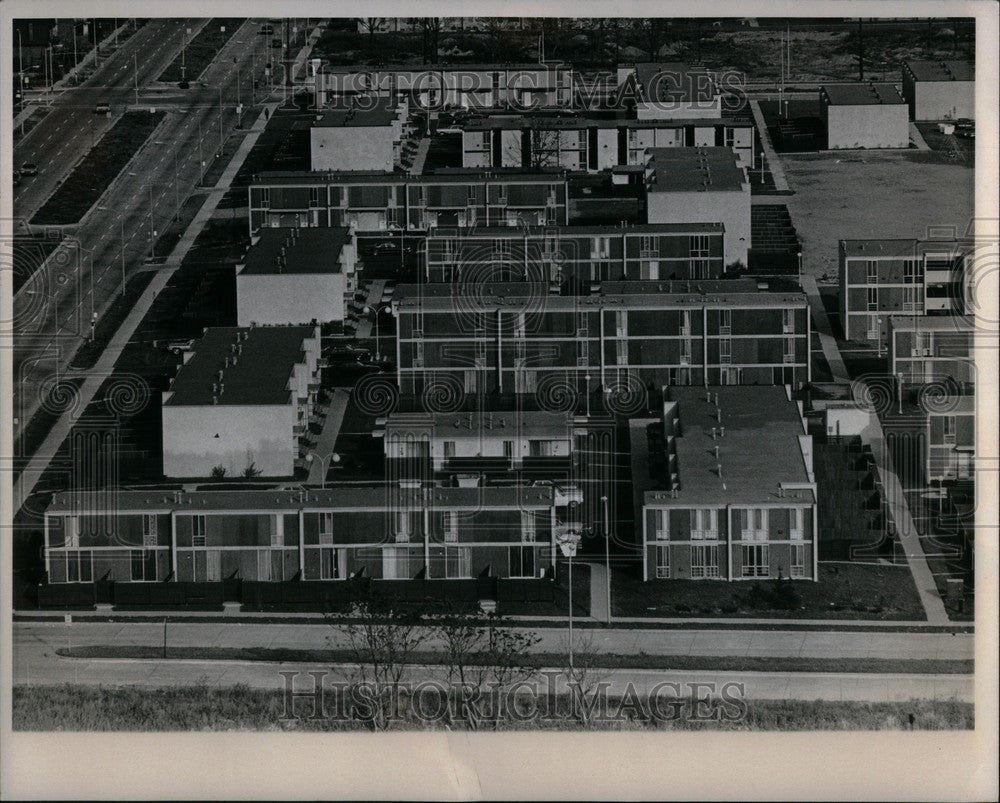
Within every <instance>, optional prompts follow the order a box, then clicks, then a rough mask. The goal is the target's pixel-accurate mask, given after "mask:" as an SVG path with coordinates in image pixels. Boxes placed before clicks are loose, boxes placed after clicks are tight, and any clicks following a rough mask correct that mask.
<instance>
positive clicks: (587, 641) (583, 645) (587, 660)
mask: <svg viewBox="0 0 1000 803" xmlns="http://www.w3.org/2000/svg"><path fill="white" fill-rule="evenodd" d="M567 655H568V651H567ZM600 663H601V650H600V648H599V647H598V646H597V644H596V643H595V640H594V632H593V631H592V630H591V631H586V632H585V634H584V635H583V636H582V637H580V638H579V639H577V641H576V643H575V644H574V646H573V666H570V665H569V662H567V664H566V667H565V675H566V682H567V685H568V686H569V705H570V711H571V712H572V713H573V715H574V716H575V717H576V719H577V721H578V722H579V723H580V725H581V726H582V727H584V728H587V727H590V725H591V723H592V722H593V719H594V715H595V714H600V711H598V710H597V708H598V706H599V705H600V703H601V701H602V700H604V699H606V695H605V692H606V691H607V688H608V685H609V684H608V678H609V677H610V675H611V672H610V670H608V669H604V668H601V666H600Z"/></svg>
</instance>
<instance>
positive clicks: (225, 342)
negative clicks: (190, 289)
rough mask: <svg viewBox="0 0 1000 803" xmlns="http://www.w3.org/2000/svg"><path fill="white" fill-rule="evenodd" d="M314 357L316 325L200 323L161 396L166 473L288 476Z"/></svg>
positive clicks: (315, 384) (306, 411)
mask: <svg viewBox="0 0 1000 803" xmlns="http://www.w3.org/2000/svg"><path fill="white" fill-rule="evenodd" d="M319 359H320V336H319V327H318V326H253V327H214V328H210V329H206V330H205V333H204V335H203V336H202V337H201V339H200V340H198V341H197V343H196V344H195V346H194V349H193V351H190V352H187V353H186V354H185V362H184V364H183V365H181V367H180V368H179V369H178V372H177V375H176V376H175V377H174V378H173V379H172V380H171V382H170V387H169V389H168V390H167V391H166V392H165V393H164V394H163V404H162V421H163V473H164V475H165V476H167V477H208V476H211V475H212V474H213V471H214V470H217V469H221V470H223V471H224V473H225V474H226V475H228V476H240V475H241V474H242V473H243V472H247V471H249V470H251V469H253V470H254V471H256V472H257V474H259V475H261V476H264V477H284V476H291V475H292V474H293V473H294V470H295V460H296V459H297V458H298V457H299V456H300V455H299V452H300V447H299V437H300V436H301V435H302V434H304V433H305V431H306V428H307V425H308V422H309V419H310V417H311V415H312V413H313V408H314V404H315V398H316V393H317V391H318V389H319V377H318V373H317V372H318V366H319ZM248 476H249V475H248Z"/></svg>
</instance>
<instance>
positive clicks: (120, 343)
mask: <svg viewBox="0 0 1000 803" xmlns="http://www.w3.org/2000/svg"><path fill="white" fill-rule="evenodd" d="M276 107H277V104H276V103H275V104H270V106H269V109H268V111H269V112H273V111H274V109H275V108H276ZM265 123H266V117H265V115H264V112H263V111H261V114H260V116H259V117H258V118H257V121H256V122H255V123H254V125H253V126H252V128H251V133H250V135H249V136H247V137H245V138H244V140H243V142H242V143H241V144H240V147H239V150H238V151H237V152H236V154H235V155H234V156H233V158H232V161H231V162H230V163H229V165H228V167H226V169H225V171H224V172H223V174H222V178H221V179H220V180H219V183H218V184H217V185H216V190H215V191H214V192H213V193H211V194H210V195H209V197H208V198H207V199H206V201H205V203H204V204H203V205H202V207H201V209H199V210H198V213H197V214H196V215H195V217H194V219H193V220H192V221H191V225H189V226H188V228H187V230H186V231H185V232H184V234H183V235H182V236H181V238H180V240H178V242H177V245H176V246H174V249H173V251H171V252H170V256H169V257H167V259H166V261H165V262H164V264H163V269H162V270H160V271H159V272H158V273H157V274H156V275H155V276H154V277H153V280H152V281H151V282H150V283H149V286H148V287H147V288H146V290H145V292H143V294H142V296H140V297H139V300H138V301H136V303H135V305H134V306H133V307H132V309H131V311H130V312H129V314H128V315H127V316H126V318H125V320H124V321H123V322H122V324H121V326H119V327H118V331H117V332H115V334H114V335H113V336H112V338H111V341H110V342H109V343H108V346H107V348H106V349H105V350H104V352H103V354H102V355H101V357H100V359H99V360H98V361H97V363H96V364H95V365H94V367H93V368H91V369H90V370H88V371H87V377H88V378H87V379H86V380H85V381H84V383H83V385H82V386H81V388H80V391H79V403H78V404H76V405H74V406H73V407H72V408H70V409H69V410H67V411H66V412H65V413H63V415H62V416H61V417H60V418H59V420H58V421H56V422H55V424H53V426H52V429H51V430H50V431H49V434H48V437H46V438H45V440H44V441H43V442H42V445H41V446H40V447H39V448H38V449H37V450H36V451H35V454H34V455H33V456H32V458H31V460H30V462H29V463H28V465H27V466H26V467H25V469H24V471H22V472H21V475H20V476H19V477H18V479H17V482H15V483H14V502H15V506H16V507H20V506H21V505H22V504H23V503H24V501H25V500H26V499H27V498H28V497H29V496H30V495H31V493H32V492H33V491H34V489H35V485H36V484H37V483H38V480H39V479H40V478H41V476H42V474H43V473H44V472H45V469H46V468H48V465H49V463H50V462H51V461H52V458H54V457H55V455H56V452H58V450H59V447H60V446H61V445H62V443H63V441H64V440H66V438H67V436H68V435H69V433H70V431H71V430H72V429H73V425H74V424H75V423H76V419H77V418H78V417H79V415H80V414H82V413H83V411H84V410H86V409H87V406H88V405H89V404H90V402H91V401H92V400H93V398H94V396H95V395H96V394H97V391H98V389H99V388H100V387H101V385H102V384H103V382H104V380H105V379H107V378H108V377H109V376H111V374H112V373H113V372H114V367H115V363H116V362H117V361H118V358H119V356H121V353H122V350H123V349H124V348H125V346H126V345H127V344H128V342H129V340H130V339H131V338H132V335H133V334H135V331H136V329H138V328H139V324H140V323H141V322H142V319H143V318H144V317H145V315H146V313H147V312H148V311H149V308H150V307H151V306H152V305H153V299H155V298H156V294H157V293H158V292H160V290H162V289H163V288H164V287H165V286H166V284H167V282H168V281H169V280H170V277H171V276H172V275H173V273H174V271H175V270H177V268H179V267H180V265H181V262H183V261H184V258H185V257H186V256H187V253H188V251H189V250H190V249H191V246H192V245H194V242H195V240H196V239H197V237H198V235H199V234H201V230H202V229H203V228H204V227H205V225H206V223H207V222H208V221H209V220H210V219H211V217H212V213H213V212H214V211H215V207H216V206H217V205H218V203H219V201H221V200H222V196H223V195H225V192H226V190H228V188H229V186H230V185H231V184H232V182H233V180H234V179H235V178H236V173H237V172H238V171H239V169H240V167H241V166H242V165H243V161H244V160H245V159H246V157H247V154H249V153H250V149H251V148H252V147H253V145H254V143H255V142H256V141H257V138H258V137H259V136H260V134H261V132H263V130H264V125H265Z"/></svg>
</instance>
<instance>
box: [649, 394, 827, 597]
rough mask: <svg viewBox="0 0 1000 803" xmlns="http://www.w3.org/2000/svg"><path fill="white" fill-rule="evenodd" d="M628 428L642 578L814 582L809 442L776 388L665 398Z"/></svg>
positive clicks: (794, 409) (798, 411)
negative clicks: (652, 414)
mask: <svg viewBox="0 0 1000 803" xmlns="http://www.w3.org/2000/svg"><path fill="white" fill-rule="evenodd" d="M663 392H664V403H663V417H662V419H658V420H650V419H645V420H643V419H638V420H633V421H632V422H631V427H630V429H631V432H630V434H631V437H632V440H633V442H639V443H641V444H644V446H643V448H640V449H637V450H635V451H634V452H633V482H634V483H635V493H636V497H637V508H638V509H641V511H642V542H643V567H644V577H645V579H647V580H651V579H668V578H678V579H717V580H753V579H761V578H778V577H784V578H793V579H813V580H815V579H816V542H817V533H816V528H815V521H816V502H817V498H816V483H815V476H814V473H813V451H812V448H813V446H812V437H811V436H810V435H809V434H808V433H807V430H806V424H805V419H804V418H803V413H802V408H801V406H800V404H799V403H797V402H794V401H792V399H791V392H790V389H788V388H782V387H714V386H713V387H706V388H704V389H696V388H678V387H668V388H664V391H663Z"/></svg>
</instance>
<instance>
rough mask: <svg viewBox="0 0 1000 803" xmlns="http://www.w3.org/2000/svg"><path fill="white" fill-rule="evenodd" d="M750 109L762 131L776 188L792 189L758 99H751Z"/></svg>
mask: <svg viewBox="0 0 1000 803" xmlns="http://www.w3.org/2000/svg"><path fill="white" fill-rule="evenodd" d="M750 110H751V111H752V112H753V119H754V122H755V123H756V124H757V130H758V132H759V133H760V144H761V147H762V148H763V149H764V155H765V156H766V157H767V166H768V167H769V168H770V170H771V175H772V176H773V177H774V188H775V189H776V190H778V191H783V190H789V189H791V187H789V186H788V179H786V178H785V168H784V167H782V165H781V160H780V159H779V158H778V154H777V153H776V152H775V150H774V147H773V146H772V145H771V134H770V132H769V131H768V130H767V123H766V122H764V114H763V112H761V110H760V103H758V102H757V101H756V100H751V101H750Z"/></svg>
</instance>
